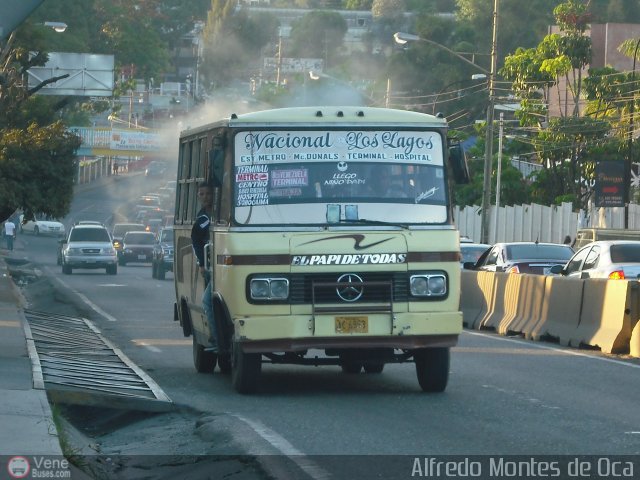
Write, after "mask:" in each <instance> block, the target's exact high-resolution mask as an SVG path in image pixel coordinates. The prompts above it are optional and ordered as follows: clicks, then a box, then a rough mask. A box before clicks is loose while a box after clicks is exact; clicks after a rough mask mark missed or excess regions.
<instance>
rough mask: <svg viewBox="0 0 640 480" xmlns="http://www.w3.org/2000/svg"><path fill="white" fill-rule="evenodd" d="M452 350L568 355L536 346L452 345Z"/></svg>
mask: <svg viewBox="0 0 640 480" xmlns="http://www.w3.org/2000/svg"><path fill="white" fill-rule="evenodd" d="M451 351H452V352H460V353H505V354H509V355H512V354H515V355H566V353H565V352H564V351H563V350H558V351H556V352H543V351H540V350H538V349H535V348H500V347H488V348H483V347H460V346H456V347H451Z"/></svg>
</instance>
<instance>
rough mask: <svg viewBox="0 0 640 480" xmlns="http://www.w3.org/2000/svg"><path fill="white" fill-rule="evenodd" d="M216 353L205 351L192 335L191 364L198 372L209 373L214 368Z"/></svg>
mask: <svg viewBox="0 0 640 480" xmlns="http://www.w3.org/2000/svg"><path fill="white" fill-rule="evenodd" d="M216 360H217V358H216V354H215V353H213V352H207V351H205V349H204V346H202V345H200V344H199V343H198V341H197V340H196V336H195V335H194V336H193V366H194V367H196V371H197V372H198V373H211V372H213V369H214V368H216Z"/></svg>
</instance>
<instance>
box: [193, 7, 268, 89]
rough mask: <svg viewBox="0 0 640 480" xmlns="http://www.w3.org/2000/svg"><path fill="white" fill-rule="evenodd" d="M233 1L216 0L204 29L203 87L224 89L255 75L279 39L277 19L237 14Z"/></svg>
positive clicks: (262, 15) (241, 12)
mask: <svg viewBox="0 0 640 480" xmlns="http://www.w3.org/2000/svg"><path fill="white" fill-rule="evenodd" d="M232 6H233V2H228V3H225V2H222V1H219V0H213V2H212V9H211V10H210V11H209V15H208V17H207V23H206V26H205V30H204V51H203V57H204V58H203V63H202V65H201V70H200V72H201V74H202V77H203V82H202V83H203V85H204V86H205V88H208V87H213V88H215V87H222V86H226V85H229V84H231V83H233V82H234V81H235V80H237V79H238V78H247V77H248V76H249V75H250V74H251V73H253V72H252V71H251V70H250V69H249V67H248V65H252V64H255V63H256V61H257V60H258V59H259V58H260V56H261V54H262V50H263V48H264V47H265V45H267V44H268V43H269V42H274V41H275V40H274V39H276V38H277V30H278V25H279V24H278V20H277V19H276V18H275V16H273V15H272V14H269V13H264V14H258V15H255V16H251V17H249V16H248V15H247V14H246V13H245V12H244V11H240V12H239V13H235V12H234V11H233V8H231V7H232Z"/></svg>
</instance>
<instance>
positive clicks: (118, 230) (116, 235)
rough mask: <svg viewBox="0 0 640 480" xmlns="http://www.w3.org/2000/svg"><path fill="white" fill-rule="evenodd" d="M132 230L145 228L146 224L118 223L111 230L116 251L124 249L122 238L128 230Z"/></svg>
mask: <svg viewBox="0 0 640 480" xmlns="http://www.w3.org/2000/svg"><path fill="white" fill-rule="evenodd" d="M131 230H144V224H142V223H116V224H115V225H114V226H113V229H112V230H111V237H112V238H113V246H114V248H115V249H116V251H118V252H119V251H120V250H122V239H123V238H124V235H125V234H126V233H127V232H130V231H131Z"/></svg>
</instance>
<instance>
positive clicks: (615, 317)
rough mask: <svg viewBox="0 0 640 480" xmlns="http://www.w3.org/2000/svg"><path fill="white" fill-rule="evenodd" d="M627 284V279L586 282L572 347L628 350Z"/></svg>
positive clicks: (628, 291)
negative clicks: (586, 346)
mask: <svg viewBox="0 0 640 480" xmlns="http://www.w3.org/2000/svg"><path fill="white" fill-rule="evenodd" d="M630 291H631V289H630V287H629V281H627V280H615V281H612V280H607V279H590V280H587V281H585V283H584V290H583V292H584V293H583V296H582V311H581V313H580V323H579V325H578V328H577V329H576V331H575V334H574V336H573V337H572V338H571V345H572V346H574V347H581V346H585V345H588V346H591V347H599V348H600V350H601V351H603V352H605V353H628V352H629V343H630V340H631V315H630V314H631V310H630V302H631V298H630V297H631V295H630Z"/></svg>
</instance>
